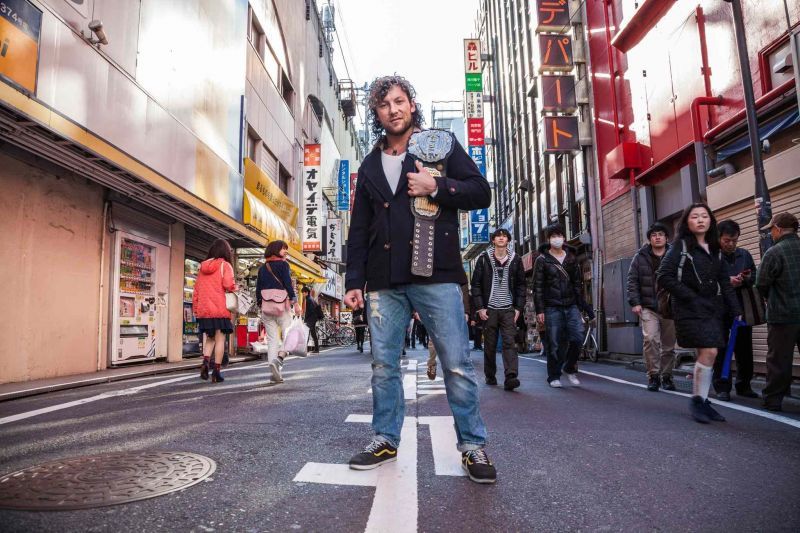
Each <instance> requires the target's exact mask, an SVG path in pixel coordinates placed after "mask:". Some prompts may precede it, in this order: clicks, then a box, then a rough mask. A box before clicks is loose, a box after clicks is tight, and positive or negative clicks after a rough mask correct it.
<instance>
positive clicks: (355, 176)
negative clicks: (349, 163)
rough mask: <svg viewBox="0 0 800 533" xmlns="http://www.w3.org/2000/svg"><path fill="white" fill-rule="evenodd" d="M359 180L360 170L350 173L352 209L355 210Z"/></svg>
mask: <svg viewBox="0 0 800 533" xmlns="http://www.w3.org/2000/svg"><path fill="white" fill-rule="evenodd" d="M357 182H358V172H353V173H352V174H350V211H352V210H353V202H354V201H355V200H356V183H357Z"/></svg>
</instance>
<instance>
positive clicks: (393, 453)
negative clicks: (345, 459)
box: [349, 440, 397, 470]
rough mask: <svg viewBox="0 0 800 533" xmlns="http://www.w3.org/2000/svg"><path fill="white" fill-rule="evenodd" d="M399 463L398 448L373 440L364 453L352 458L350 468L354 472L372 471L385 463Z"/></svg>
mask: <svg viewBox="0 0 800 533" xmlns="http://www.w3.org/2000/svg"><path fill="white" fill-rule="evenodd" d="M392 461H397V448H395V447H394V446H392V445H391V444H389V443H388V442H383V441H379V440H373V441H372V442H370V443H369V444H367V447H366V448H364V451H363V452H361V453H357V454H355V455H354V456H353V457H351V458H350V463H349V464H350V468H352V469H353V470H372V469H373V468H377V467H379V466H381V465H382V464H384V463H391V462H392Z"/></svg>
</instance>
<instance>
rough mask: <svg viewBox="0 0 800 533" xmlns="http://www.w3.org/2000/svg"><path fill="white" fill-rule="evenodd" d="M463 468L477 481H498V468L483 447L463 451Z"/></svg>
mask: <svg viewBox="0 0 800 533" xmlns="http://www.w3.org/2000/svg"><path fill="white" fill-rule="evenodd" d="M461 468H463V469H464V471H465V472H466V473H467V475H468V476H469V478H470V479H471V480H472V481H474V482H475V483H494V482H495V481H497V470H496V469H495V467H494V465H493V464H492V462H491V461H490V460H489V456H488V455H486V451H485V450H483V449H480V450H469V451H466V452H463V453H462V454H461Z"/></svg>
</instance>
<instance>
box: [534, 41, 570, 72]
mask: <svg viewBox="0 0 800 533" xmlns="http://www.w3.org/2000/svg"><path fill="white" fill-rule="evenodd" d="M539 59H540V66H539V71H540V72H542V71H545V70H556V71H563V72H568V71H570V70H572V68H573V66H574V61H573V57H572V37H570V36H569V35H539Z"/></svg>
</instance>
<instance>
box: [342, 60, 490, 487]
mask: <svg viewBox="0 0 800 533" xmlns="http://www.w3.org/2000/svg"><path fill="white" fill-rule="evenodd" d="M414 94H415V93H414V89H413V88H412V86H411V85H410V84H409V83H408V81H407V80H405V79H404V78H402V77H400V76H386V77H382V78H378V79H377V80H375V81H374V82H373V84H372V86H371V87H370V91H369V96H368V105H369V121H370V123H371V126H372V130H373V134H375V137H376V138H378V139H379V141H378V143H377V144H376V145H375V147H374V148H373V150H372V151H371V152H370V153H369V154H368V155H367V156H366V157H365V158H364V160H363V162H362V163H361V167H360V168H359V171H358V185H357V187H356V191H355V201H354V205H353V211H352V213H351V224H350V233H349V238H348V242H347V275H346V280H345V288H346V290H347V293H346V295H345V304H347V305H348V306H350V307H351V308H353V309H358V308H360V307H362V306H363V305H364V291H365V290H366V291H367V293H366V296H367V302H366V306H367V313H368V315H369V317H370V320H369V328H370V336H371V338H372V358H373V364H372V368H373V370H372V393H373V394H372V399H373V413H372V428H373V430H374V431H375V437H374V438H373V440H372V442H370V444H369V445H368V446H367V447H366V448H365V449H364V451H363V452H361V453H358V454H356V455H355V456H353V457H352V458H351V459H350V467H351V468H354V469H359V470H365V469H370V468H375V467H376V466H379V465H381V464H383V463H385V462H388V461H394V460H396V458H397V447H398V446H399V444H400V431H401V428H402V427H403V420H404V417H405V403H404V400H403V381H402V371H401V368H400V354H401V351H402V350H403V342H404V336H405V330H406V326H407V325H408V317H409V316H410V315H411V310H412V309H414V310H416V311H418V312H419V315H420V318H421V319H422V322H423V323H424V324H425V326H426V328H427V329H428V333H429V335H430V337H431V338H432V339H433V342H434V344H435V345H436V352H437V354H438V356H439V359H440V361H441V364H442V372H443V375H444V384H445V389H446V392H447V400H448V402H449V404H450V408H451V410H452V412H453V419H454V421H455V427H456V438H457V446H458V449H459V451H460V452H461V464H462V467H463V468H464V470H465V471H466V473H467V475H468V476H469V478H470V479H471V480H472V481H475V482H478V483H494V482H495V480H496V470H495V467H494V465H493V464H492V462H491V461H490V460H489V457H488V455H487V454H486V451H485V449H484V448H485V446H486V436H487V432H486V426H485V424H484V422H483V418H482V417H481V414H480V407H479V394H478V384H477V382H476V380H475V369H474V367H473V365H472V361H471V359H470V350H469V340H468V338H467V323H466V321H465V320H464V318H463V317H464V304H463V302H462V299H461V289H460V285H462V284H464V283H466V282H467V279H466V275H465V274H464V269H463V267H462V260H461V253H460V250H459V240H458V220H459V219H458V212H459V210H463V211H469V210H473V209H481V208H485V207H488V206H489V205H490V204H491V190H490V188H489V183H488V182H487V181H486V178H485V177H484V176H483V175H482V174H481V172H480V170H479V169H478V167H477V166H476V165H475V162H474V161H473V160H472V159H471V158H470V157H469V155H468V154H467V153H466V151H465V150H464V149H463V148H462V147H461V145H460V144H458V141H457V140H456V139H455V136H454V135H453V134H452V133H450V132H445V131H442V130H429V131H421V130H420V128H421V126H422V112H421V110H420V109H419V108H418V107H417V105H416V102H415V101H414ZM423 163H424V164H423Z"/></svg>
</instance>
